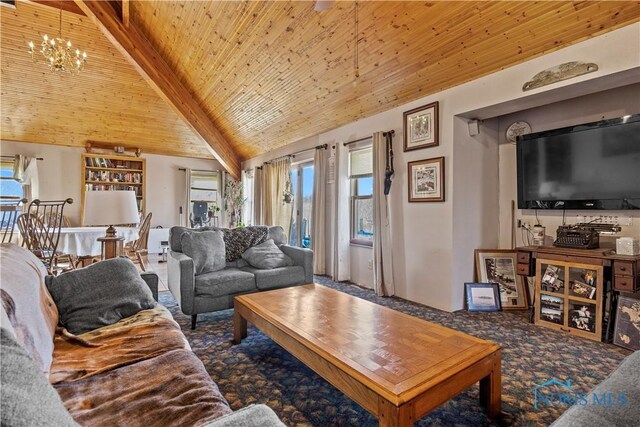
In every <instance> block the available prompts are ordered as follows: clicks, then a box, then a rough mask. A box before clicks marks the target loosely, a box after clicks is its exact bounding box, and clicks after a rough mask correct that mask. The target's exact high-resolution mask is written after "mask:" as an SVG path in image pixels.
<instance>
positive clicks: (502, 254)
mask: <svg viewBox="0 0 640 427" xmlns="http://www.w3.org/2000/svg"><path fill="white" fill-rule="evenodd" d="M475 255H476V277H477V278H476V280H478V281H480V282H486V283H497V284H498V287H499V289H500V301H501V303H502V309H503V310H526V309H527V308H529V301H528V296H527V289H526V286H525V282H524V278H523V277H522V276H520V275H518V274H517V272H516V265H517V264H518V261H517V252H516V251H514V250H511V249H476V251H475Z"/></svg>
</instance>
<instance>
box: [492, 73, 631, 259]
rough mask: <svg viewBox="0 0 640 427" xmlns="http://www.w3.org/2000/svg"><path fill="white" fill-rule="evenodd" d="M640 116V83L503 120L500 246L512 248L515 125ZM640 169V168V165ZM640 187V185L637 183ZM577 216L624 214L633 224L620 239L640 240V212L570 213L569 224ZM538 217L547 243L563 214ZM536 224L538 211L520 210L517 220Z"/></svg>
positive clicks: (537, 127)
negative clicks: (511, 135) (509, 134)
mask: <svg viewBox="0 0 640 427" xmlns="http://www.w3.org/2000/svg"><path fill="white" fill-rule="evenodd" d="M638 113H640V84H633V85H628V86H623V87H620V88H616V89H610V90H606V91H602V92H598V93H595V94H592V95H586V96H581V97H578V98H573V99H569V100H566V101H562V102H556V103H553V104H550V105H545V106H543V107H537V108H533V109H529V110H524V111H520V112H517V113H513V114H509V115H506V116H502V117H500V119H499V120H500V129H499V131H498V136H499V143H500V247H503V248H508V247H510V245H511V207H510V206H511V200H517V187H516V184H517V182H516V146H515V144H510V143H509V142H508V141H507V140H506V135H505V133H506V130H507V128H508V127H509V125H511V123H513V122H515V121H518V120H522V121H525V122H527V123H529V124H530V125H531V129H532V131H533V132H541V131H545V130H549V129H557V128H562V127H566V126H573V125H576V124H581V123H589V122H594V121H598V120H602V119H611V118H615V117H622V116H625V115H627V114H638ZM639 167H640V165H639ZM637 185H639V186H640V183H637ZM577 215H624V216H629V217H632V221H633V224H632V225H631V226H624V227H623V229H622V232H621V233H619V234H618V235H617V236H616V237H619V236H632V237H636V238H640V212H639V211H573V210H571V211H567V212H566V221H567V223H569V224H571V223H575V222H577V219H576V216H577ZM538 218H539V219H540V222H541V223H542V225H543V226H545V227H546V234H547V239H546V241H547V243H549V244H550V243H551V242H552V240H553V239H554V238H555V231H556V229H557V228H558V226H559V225H561V224H562V211H547V210H539V211H538ZM518 219H520V220H523V221H527V222H529V223H530V224H535V223H536V222H537V221H536V218H535V211H533V210H521V209H516V215H515V220H516V222H517V220H518ZM523 232H524V231H521V230H516V241H517V244H518V245H523V244H526V239H524V240H523V238H522V236H523ZM602 239H603V240H604V241H605V242H606V241H609V243H610V244H613V239H615V237H606V236H603V237H602Z"/></svg>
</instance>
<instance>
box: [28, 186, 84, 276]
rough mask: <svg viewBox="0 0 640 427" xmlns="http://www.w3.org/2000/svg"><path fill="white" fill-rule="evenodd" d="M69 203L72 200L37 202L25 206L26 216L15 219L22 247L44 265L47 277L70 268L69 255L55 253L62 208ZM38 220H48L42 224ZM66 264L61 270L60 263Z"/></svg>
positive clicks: (72, 266)
mask: <svg viewBox="0 0 640 427" xmlns="http://www.w3.org/2000/svg"><path fill="white" fill-rule="evenodd" d="M71 203H73V199H66V200H51V201H45V200H39V199H35V200H34V201H32V202H31V203H30V204H29V208H28V209H27V213H25V214H23V215H21V216H20V217H19V218H18V228H19V230H20V233H21V234H22V239H23V244H24V245H25V246H26V247H27V249H29V250H30V251H31V252H33V254H35V255H36V256H37V257H38V258H40V260H41V261H42V262H43V263H44V265H45V266H46V267H47V270H48V271H49V274H54V275H55V274H58V272H59V271H60V270H62V271H66V270H68V269H74V263H73V260H72V259H71V256H70V255H68V254H63V253H60V252H58V242H59V241H60V228H61V227H62V221H63V218H64V215H63V213H64V207H65V206H66V205H67V204H71ZM42 218H50V219H51V220H50V221H49V222H45V221H43V220H42ZM61 261H64V262H65V263H68V267H64V266H63V267H61V266H60V262H61Z"/></svg>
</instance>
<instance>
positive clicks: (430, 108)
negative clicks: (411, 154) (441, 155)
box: [403, 101, 439, 151]
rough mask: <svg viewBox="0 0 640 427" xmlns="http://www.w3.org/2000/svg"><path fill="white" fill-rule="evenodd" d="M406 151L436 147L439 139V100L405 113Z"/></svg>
mask: <svg viewBox="0 0 640 427" xmlns="http://www.w3.org/2000/svg"><path fill="white" fill-rule="evenodd" d="M403 116H404V123H403V126H404V151H411V150H419V149H421V148H426V147H435V146H437V145H438V144H439V140H438V101H436V102H432V103H431V104H427V105H423V106H422V107H418V108H414V109H413V110H409V111H406V112H405V113H404V114H403Z"/></svg>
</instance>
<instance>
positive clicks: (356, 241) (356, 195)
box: [349, 174, 375, 248]
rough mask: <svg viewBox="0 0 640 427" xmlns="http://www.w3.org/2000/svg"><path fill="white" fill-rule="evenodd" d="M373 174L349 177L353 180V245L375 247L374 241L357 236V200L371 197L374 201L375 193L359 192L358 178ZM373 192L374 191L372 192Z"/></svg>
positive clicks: (351, 215) (351, 220)
mask: <svg viewBox="0 0 640 427" xmlns="http://www.w3.org/2000/svg"><path fill="white" fill-rule="evenodd" d="M371 177H373V174H364V175H357V176H353V177H351V178H349V179H350V180H351V206H350V220H349V221H350V225H349V228H350V236H349V244H350V245H351V246H362V247H367V248H373V241H371V240H364V239H358V238H357V237H356V202H357V201H358V200H367V199H371V200H372V201H373V194H370V195H366V196H361V195H360V194H359V192H358V184H359V183H358V180H359V179H361V178H371ZM372 193H373V192H372ZM374 236H375V230H374Z"/></svg>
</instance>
